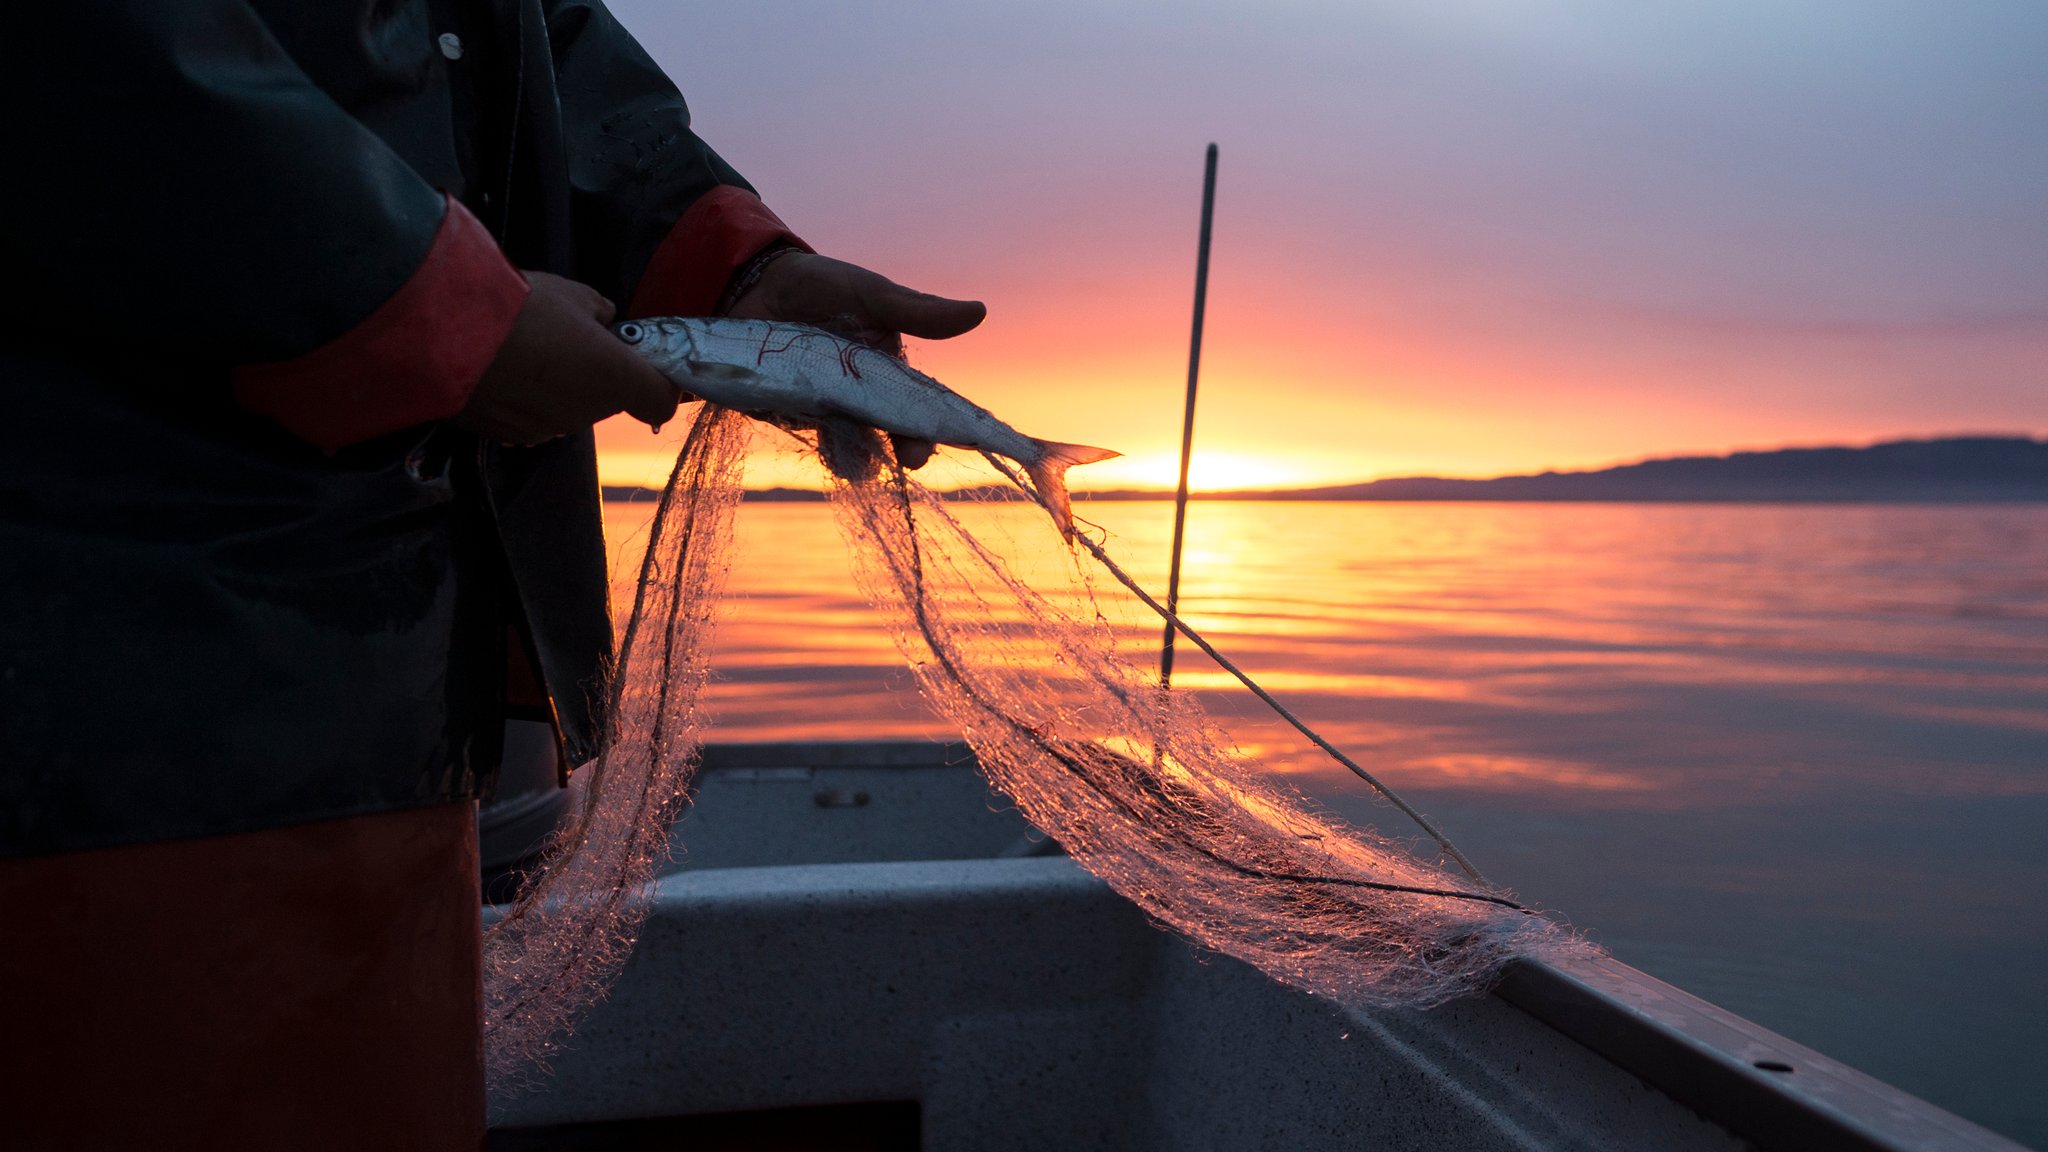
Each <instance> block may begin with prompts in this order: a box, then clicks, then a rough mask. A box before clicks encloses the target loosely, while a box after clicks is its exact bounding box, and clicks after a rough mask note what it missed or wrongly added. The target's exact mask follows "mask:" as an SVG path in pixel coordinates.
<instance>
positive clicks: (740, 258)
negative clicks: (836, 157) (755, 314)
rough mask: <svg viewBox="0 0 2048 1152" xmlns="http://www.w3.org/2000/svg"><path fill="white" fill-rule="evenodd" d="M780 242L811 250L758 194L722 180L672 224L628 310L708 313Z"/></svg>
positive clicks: (660, 313) (648, 313)
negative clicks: (736, 279) (735, 279)
mask: <svg viewBox="0 0 2048 1152" xmlns="http://www.w3.org/2000/svg"><path fill="white" fill-rule="evenodd" d="M776 243H784V244H793V245H795V246H796V247H798V248H801V249H803V250H804V251H806V252H809V251H812V248H811V246H810V245H808V244H806V243H804V242H803V241H802V240H800V239H798V238H797V235H796V233H794V232H791V231H790V230H789V226H788V225H786V224H784V223H783V222H782V221H781V220H780V219H779V218H778V217H777V216H776V215H775V213H773V212H770V211H769V210H768V206H767V205H766V204H763V203H761V198H760V197H758V196H756V195H754V194H753V193H752V192H749V191H747V190H746V189H745V188H741V187H738V186H736V185H732V184H721V185H719V186H718V187H716V188H713V189H712V190H711V191H709V192H706V193H705V194H703V195H702V196H699V197H697V202H696V203H694V204H692V205H690V208H689V211H687V212H684V213H683V214H682V216H681V218H679V219H678V220H677V221H676V223H675V227H673V228H670V229H669V232H668V236H667V237H666V238H664V239H663V240H662V242H661V247H659V248H657V249H655V250H654V256H653V258H652V259H650V260H648V262H647V270H646V271H645V272H643V273H641V275H640V286H639V287H638V288H637V289H635V290H634V292H633V301H632V303H631V304H630V305H628V306H627V308H626V315H627V316H629V317H635V316H709V315H711V312H712V309H714V308H716V307H717V306H718V298H719V297H720V296H722V295H724V294H725V286H726V285H727V284H728V283H730V282H731V281H732V277H733V273H735V272H737V271H739V270H740V268H741V267H742V266H743V265H745V264H746V262H747V261H749V260H752V259H753V258H754V257H755V256H757V255H759V254H760V252H761V250H762V249H764V248H767V247H768V246H769V245H771V244H776Z"/></svg>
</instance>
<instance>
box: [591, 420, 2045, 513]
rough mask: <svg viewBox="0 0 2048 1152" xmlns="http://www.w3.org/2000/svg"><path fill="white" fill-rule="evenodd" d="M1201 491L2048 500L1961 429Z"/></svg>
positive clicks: (2028, 471) (2031, 473) (1246, 495)
mask: <svg viewBox="0 0 2048 1152" xmlns="http://www.w3.org/2000/svg"><path fill="white" fill-rule="evenodd" d="M603 495H604V499H605V500H606V501H624V502H638V501H645V500H654V499H658V498H659V497H660V492H659V491H657V490H655V489H652V488H642V487H639V486H636V485H624V484H607V485H604V488H603ZM944 495H945V496H946V497H947V498H948V499H957V500H1017V499H1022V497H1021V496H1020V495H1019V494H1018V493H1017V492H1015V491H1014V490H1012V489H1008V488H1004V487H1000V486H995V485H984V486H980V487H975V488H965V489H958V490H955V491H950V492H947V493H944ZM1074 497H1075V499H1076V500H1077V501H1082V502H1095V503H1122V502H1136V501H1148V500H1171V499H1172V498H1173V493H1172V492H1170V491H1153V490H1146V489H1116V490H1111V491H1105V492H1086V491H1077V492H1075V493H1074ZM745 498H746V499H747V500H750V501H757V502H762V503H804V504H808V503H822V502H823V501H824V500H825V495H824V493H822V492H818V491H815V490H811V489H803V488H766V489H750V490H748V491H747V493H746V497H745ZM1192 498H1194V499H1198V500H1205V501H1211V502H1215V501H1374V502H1394V501H1402V502H1469V503H1501V502H1509V503H1539V502H1541V503H1616V504H2024V503H2038V502H2048V440H2034V439H2031V438H2028V437H2024V436H1953V437H1944V438H1937V439H1926V440H1892V441H1887V442H1885V443H1882V444H1873V445H1870V446H1869V447H1864V448H1845V447H1829V448H1786V449H1779V450H1777V451H1770V452H1736V453H1731V454H1729V455H1726V456H1673V457H1665V458H1661V459H1656V460H1646V461H1643V462H1642V463H1639V464H1624V465H1620V466H1618V467H1614V468H1601V469H1596V470H1592V471H1585V472H1542V473H1537V474H1533V475H1522V476H1500V477H1495V478H1492V479H1485V480H1456V479H1446V478H1443V477H1437V476H1406V477H1398V478H1394V479H1387V480H1372V481H1367V482H1365V483H1360V484H1342V485H1334V486H1327V487H1319V488H1282V489H1245V490H1238V491H1227V492H1198V493H1193V494H1192Z"/></svg>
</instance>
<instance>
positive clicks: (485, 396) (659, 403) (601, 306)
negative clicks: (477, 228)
mask: <svg viewBox="0 0 2048 1152" xmlns="http://www.w3.org/2000/svg"><path fill="white" fill-rule="evenodd" d="M526 278H527V281H528V282H529V283H531V284H532V285H533V291H532V292H531V293H529V294H528V295H527V297H526V306H525V307H524V308H522V309H521V310H520V312H519V319H518V320H517V321H516V322H515V323H514V324H513V326H512V334H511V335H510V336H508V337H506V338H505V343H504V345H503V346H502V347H500V348H499V349H498V356H497V359H495V360H492V361H491V366H490V367H489V368H487V369H485V370H484V374H483V378H482V379H481V380H478V381H477V385H476V390H475V391H473V392H471V393H470V396H469V404H468V406H466V407H465V408H463V410H462V411H461V413H459V414H458V415H457V416H456V417H455V423H457V424H460V425H461V426H463V427H465V428H468V429H471V430H472V431H475V432H478V433H481V434H482V435H484V436H487V437H489V438H491V439H493V440H498V441H501V442H503V443H506V444H539V443H541V442H542V441H546V440H553V439H554V438H556V437H557V436H565V435H567V434H569V433H571V432H575V431H578V430H580V429H584V428H588V427H590V426H591V425H592V424H595V423H597V422H598V421H599V420H602V419H604V418H605V417H607V416H610V415H612V414H613V413H615V412H626V413H629V414H631V415H632V417H633V418H634V419H635V420H640V421H643V422H645V423H647V424H653V425H659V424H661V423H662V422H663V421H666V420H667V419H668V418H669V417H671V416H673V415H675V411H676V404H677V402H678V400H679V399H680V398H681V397H680V396H679V394H678V393H677V391H676V386H675V385H674V384H671V383H670V382H669V381H668V378H667V377H665V376H663V375H662V374H661V373H660V372H659V371H656V370H655V368H654V366H653V365H651V364H649V363H647V361H645V360H642V359H641V358H640V357H639V355H637V354H636V353H634V352H633V350H632V349H630V348H628V347H626V346H625V345H624V344H621V343H620V342H619V338H618V337H616V336H614V335H612V334H611V331H610V330H609V329H607V328H606V327H605V325H607V324H609V323H611V319H612V303H611V301H609V300H607V299H605V298H604V296H603V295H601V294H600V293H599V292H598V291H597V290H596V289H594V288H591V287H590V286H589V285H587V284H579V283H577V282H576V281H574V280H568V279H564V278H563V277H560V276H551V275H549V274H548V273H546V272H528V273H527V274H526Z"/></svg>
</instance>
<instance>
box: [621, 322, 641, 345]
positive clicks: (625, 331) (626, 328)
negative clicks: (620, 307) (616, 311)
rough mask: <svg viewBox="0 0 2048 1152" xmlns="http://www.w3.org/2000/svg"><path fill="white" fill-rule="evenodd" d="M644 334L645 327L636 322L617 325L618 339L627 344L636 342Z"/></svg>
mask: <svg viewBox="0 0 2048 1152" xmlns="http://www.w3.org/2000/svg"><path fill="white" fill-rule="evenodd" d="M646 335H647V329H645V328H642V327H641V326H639V325H638V324H621V325H619V339H621V340H624V341H625V342H626V343H628V344H638V343H639V342H640V341H641V340H642V339H644V338H645V337H646Z"/></svg>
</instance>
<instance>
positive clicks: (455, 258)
mask: <svg viewBox="0 0 2048 1152" xmlns="http://www.w3.org/2000/svg"><path fill="white" fill-rule="evenodd" d="M10 39H11V40H12V41H13V42H14V43H15V44H17V45H19V46H21V47H22V48H24V49H26V50H25V51H23V52H21V53H19V54H18V55H19V58H18V59H16V60H14V61H13V62H11V63H10V65H9V66H8V67H7V68H5V69H0V98H4V100H5V102H6V106H7V107H9V108H11V109H13V110H14V111H13V112H12V113H11V114H10V115H9V116H8V117H7V118H6V121H5V123H6V126H5V128H0V133H4V140H5V146H6V150H7V154H8V155H10V156H12V157H14V158H15V163H14V164H12V165H10V171H9V174H8V177H7V179H6V180H4V181H0V204H4V205H5V217H4V219H5V224H4V227H5V228H6V232H7V247H8V248H9V249H11V250H12V255H13V257H14V258H15V259H17V260H19V261H21V262H22V263H23V264H24V265H25V266H26V268H27V269H28V270H29V272H30V273H31V274H32V275H33V276H35V277H37V278H38V280H39V282H40V283H39V288H40V289H41V291H42V292H43V293H44V294H45V295H46V297H47V298H48V299H51V300H53V301H54V303H52V304H50V305H48V307H50V308H51V309H52V311H54V312H56V313H58V314H59V321H60V323H62V324H63V325H64V326H65V327H85V328H87V329H89V330H93V329H97V330H104V331H105V332H106V333H107V338H108V339H110V340H114V341H117V342H127V343H133V344H134V345H136V346H137V347H138V348H142V349H145V350H153V351H157V352H159V353H162V354H165V355H168V356H172V357H176V358H178V359H182V360H186V361H199V362H214V363H220V364H222V365H227V366H242V367H241V370H240V371H239V372H238V373H237V375H236V380H235V383H236V388H235V393H236V396H237V398H238V399H239V400H240V402H241V403H242V404H243V405H244V406H246V407H249V408H252V409H254V410H256V411H259V412H264V413H266V414H269V415H271V416H273V417H275V418H277V419H278V420H279V421H280V422H281V423H283V424H285V426H286V427H287V428H289V429H291V430H292V431H294V432H296V433H298V434H299V435H300V436H302V437H304V438H306V439H307V440H309V441H311V442H313V443H315V444H317V445H319V446H321V447H323V448H327V449H330V450H331V449H333V448H337V447H340V446H343V445H345V444H347V443H352V442H354V441H356V440H360V439H364V438H366V437H368V436H373V435H377V434H379V433H381V432H385V431H392V430H395V429H397V428H400V427H405V426H407V425H409V424H413V423H418V422H420V421H421V420H425V419H433V418H436V417H440V416H446V415H451V414H453V413H454V412H455V411H457V410H459V409H460V408H461V406H462V404H463V403H464V402H465V401H466V400H467V397H468V393H469V390H470V388H471V387H473V386H474V384H475V381H476V378H477V377H478V376H480V375H481V374H482V371H483V368H484V367H485V366H487V365H488V364H489V362H490V359H491V357H492V355H494V354H495V352H496V349H497V347H498V345H499V344H501V343H502V342H503V340H504V337H505V335H506V334H507V333H508V332H509V331H510V329H511V325H512V322H513V320H514V319H515V318H516V316H517V314H518V310H519V308H520V306H521V305H522V304H523V302H524V299H525V295H526V291H527V289H526V283H525V280H524V278H523V277H521V276H520V275H519V273H518V272H517V271H516V270H514V269H512V268H511V266H510V265H509V264H507V263H506V261H505V259H504V257H503V255H502V254H501V253H500V252H499V251H498V249H497V247H496V245H495V244H494V243H492V242H491V241H490V238H489V236H488V235H487V234H485V233H484V231H483V229H482V227H481V226H480V225H477V224H476V222H475V221H474V220H473V219H471V218H469V217H468V214H467V213H466V212H463V211H462V210H461V209H460V208H459V206H457V205H455V204H453V203H452V202H451V201H449V200H448V199H447V198H446V197H444V196H443V195H442V194H441V193H440V192H438V191H436V190H435V189H433V188H432V187H429V186H428V185H427V184H426V183H425V182H424V181H423V180H421V179H420V177H419V176H418V175H417V174H416V173H415V172H414V171H413V170H412V169H411V168H410V167H409V166H407V165H406V163H405V162H404V161H403V160H402V159H400V158H399V157H398V156H397V155H396V154H395V153H393V152H392V151H391V149H390V148H389V147H387V146H386V145H385V144H384V143H383V142H382V141H381V140H380V139H378V137H377V136H376V135H375V134H373V133H372V132H370V131H369V130H368V129H367V128H365V127H364V126H363V125H362V124H361V123H359V122H358V121H356V120H355V119H354V118H352V117H351V116H350V115H349V114H348V113H347V112H346V111H344V110H343V109H342V108H341V107H340V106H339V105H337V104H336V103H335V102H334V101H333V100H332V99H330V98H329V97H328V96H327V95H326V93H324V92H323V91H321V90H320V88H319V87H318V86H316V85H315V84H314V83H313V82H312V80H310V79H309V78H308V77H307V76H306V74H305V73H304V72H303V71H302V70H301V69H300V68H299V66H298V65H297V64H296V63H294V62H293V60H292V59H291V57H290V56H289V55H287V54H286V52H285V51H284V50H283V48H282V47H280V46H279V44H278V42H277V40H276V39H275V38H274V37H273V36H272V35H271V33H270V30H269V29H268V28H267V27H266V25H265V24H264V22H263V21H262V19H261V18H260V17H259V16H257V15H256V14H255V12H253V11H252V10H251V9H250V8H249V7H248V5H247V4H246V3H244V2H242V0H101V2H97V3H95V2H81V3H62V4H35V5H30V6H27V7H25V8H24V9H23V10H22V11H21V12H20V13H17V14H16V23H15V24H14V26H13V29H12V31H11V33H10ZM458 309H459V310H460V313H461V315H463V316H464V317H465V318H466V319H465V320H464V321H463V322H461V323H446V322H445V321H447V320H448V319H449V318H450V317H451V316H452V315H455V314H456V313H457V311H458ZM258 365H260V367H257V366H258Z"/></svg>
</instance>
